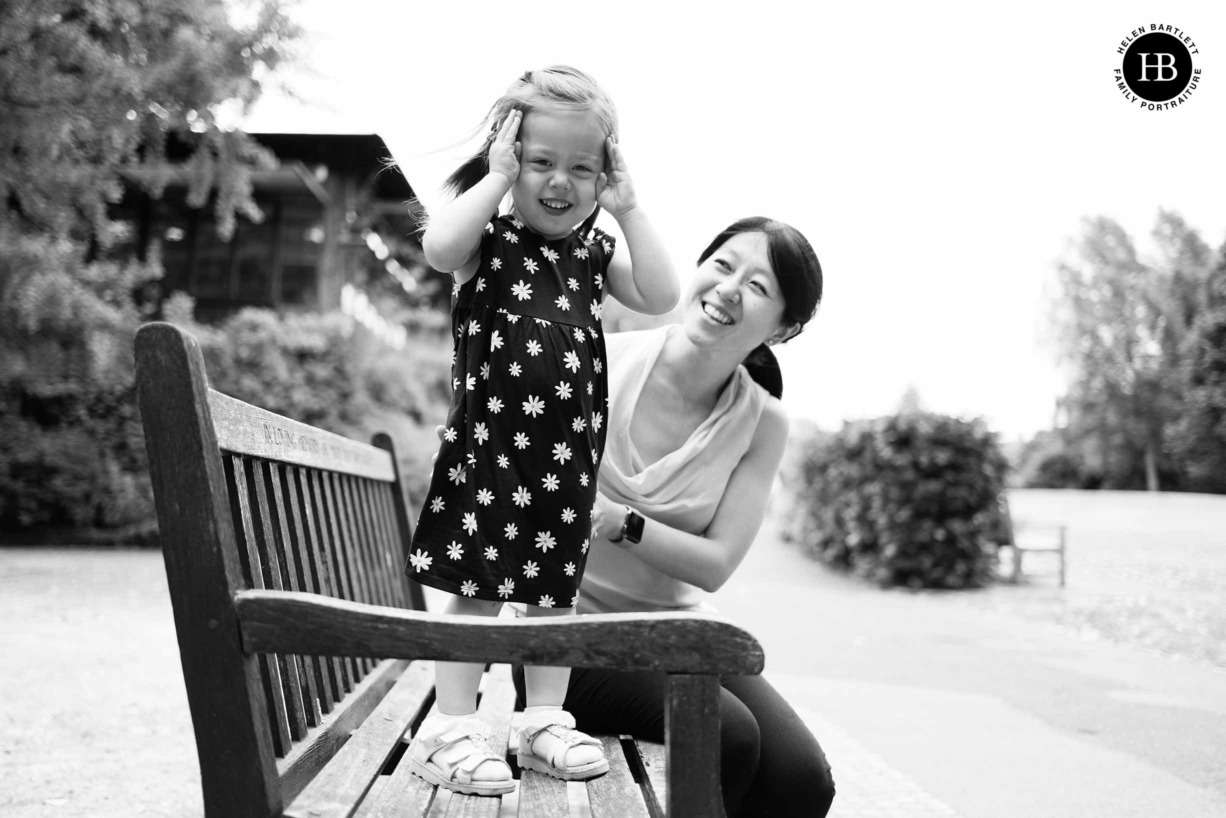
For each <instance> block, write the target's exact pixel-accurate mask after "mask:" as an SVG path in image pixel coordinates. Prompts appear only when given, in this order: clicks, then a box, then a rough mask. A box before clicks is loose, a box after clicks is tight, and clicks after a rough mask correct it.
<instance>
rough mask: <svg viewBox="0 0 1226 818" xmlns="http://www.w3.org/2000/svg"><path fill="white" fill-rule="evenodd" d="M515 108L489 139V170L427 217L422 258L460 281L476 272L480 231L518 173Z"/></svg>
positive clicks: (517, 116)
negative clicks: (483, 176)
mask: <svg viewBox="0 0 1226 818" xmlns="http://www.w3.org/2000/svg"><path fill="white" fill-rule="evenodd" d="M520 118H521V117H520V113H519V111H512V112H511V113H509V114H508V115H507V117H506V120H505V121H504V122H503V123H502V127H501V128H500V129H499V131H498V135H497V136H496V137H495V138H494V141H493V142H491V143H490V154H489V166H490V172H489V173H487V174H486V176H485V178H484V179H482V180H481V181H480V182H478V183H477V184H475V185H473V186H472V187H471V188H469V189H468V190H466V191H465V192H464V193H461V194H460V195H459V196H457V197H456V198H455V200H454V201H452V202H450V203H449V204H447V205H446V206H445V207H444V208H442V210H440V211H439V212H438V213H437V214H436V215H432V216H431V217H430V222H429V224H427V225H426V232H425V235H423V236H422V237H421V249H422V252H423V253H424V254H425V256H426V262H427V263H428V264H429V265H430V266H431V267H433V268H434V269H436V270H438V271H439V272H440V273H453V274H454V276H455V280H456V283H457V284H464V283H466V282H467V281H468V280H469V279H470V278H472V277H473V274H474V273H476V272H477V265H478V263H479V262H480V259H479V258H478V253H479V251H480V250H481V233H482V231H483V230H485V225H486V224H488V223H489V220H490V216H491V215H492V214H494V213H496V212H497V211H498V204H499V203H500V202H501V201H502V198H503V197H504V196H506V194H507V191H509V190H510V189H511V185H512V184H513V183H514V182H515V179H516V178H518V176H519V159H518V156H517V153H518V150H519V143H518V142H516V141H515V136H516V134H517V133H518V132H519V123H520Z"/></svg>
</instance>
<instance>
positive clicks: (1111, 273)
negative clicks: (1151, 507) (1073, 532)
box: [1037, 211, 1212, 490]
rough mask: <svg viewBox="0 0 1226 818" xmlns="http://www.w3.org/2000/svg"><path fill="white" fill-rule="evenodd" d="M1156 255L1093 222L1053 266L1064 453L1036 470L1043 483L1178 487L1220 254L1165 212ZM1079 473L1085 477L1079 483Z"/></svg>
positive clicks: (1118, 230) (1105, 222)
mask: <svg viewBox="0 0 1226 818" xmlns="http://www.w3.org/2000/svg"><path fill="white" fill-rule="evenodd" d="M1152 238H1153V243H1154V247H1155V248H1156V253H1155V254H1154V257H1153V258H1152V259H1142V258H1141V257H1140V256H1139V254H1138V252H1137V249H1136V246H1135V244H1134V242H1133V240H1132V238H1131V237H1130V236H1129V235H1128V234H1127V232H1126V231H1125V230H1124V229H1123V228H1122V227H1121V226H1120V225H1119V224H1117V223H1116V222H1114V221H1112V220H1110V219H1106V218H1096V219H1087V220H1086V221H1085V223H1084V225H1083V232H1082V235H1081V236H1080V237H1079V238H1078V239H1077V240H1076V241H1075V242H1074V243H1073V245H1072V247H1071V249H1070V252H1069V253H1068V254H1067V255H1066V257H1065V258H1064V259H1062V260H1061V261H1060V262H1059V264H1058V265H1057V269H1056V287H1055V289H1054V291H1053V293H1052V295H1051V298H1050V299H1049V314H1050V317H1051V326H1052V338H1053V341H1054V345H1055V347H1056V349H1057V352H1058V356H1059V358H1060V360H1061V361H1062V363H1063V364H1064V365H1065V366H1066V368H1067V371H1068V373H1069V376H1070V377H1069V389H1068V392H1067V394H1066V395H1065V397H1064V399H1063V401H1062V407H1063V410H1064V413H1065V415H1066V423H1065V427H1064V429H1063V430H1062V443H1063V447H1064V448H1065V449H1067V450H1061V451H1056V452H1050V451H1049V452H1048V453H1047V455H1048V456H1052V457H1056V458H1057V459H1058V460H1059V463H1053V464H1052V465H1051V466H1050V467H1048V466H1043V465H1042V464H1040V466H1039V467H1038V468H1037V472H1038V473H1041V474H1044V475H1045V477H1044V480H1050V479H1055V478H1056V476H1058V475H1065V476H1067V477H1069V479H1071V480H1073V484H1080V485H1101V486H1103V487H1105V488H1122V489H1127V488H1149V489H1151V490H1156V489H1158V488H1178V487H1182V486H1183V484H1184V483H1185V481H1184V473H1185V471H1186V469H1185V468H1184V463H1183V462H1182V460H1181V457H1180V454H1179V452H1178V451H1177V447H1175V446H1174V445H1173V442H1172V441H1173V436H1174V435H1175V434H1176V427H1177V424H1178V422H1179V420H1180V418H1181V416H1182V413H1183V411H1184V408H1185V402H1186V398H1187V390H1188V386H1189V383H1190V381H1189V377H1190V376H1191V371H1190V370H1189V369H1188V367H1187V366H1186V365H1185V364H1186V356H1187V354H1188V353H1187V350H1188V347H1187V344H1188V339H1189V337H1190V334H1191V333H1192V332H1193V326H1194V324H1195V323H1196V321H1197V320H1198V317H1199V316H1201V315H1202V314H1203V313H1204V312H1205V310H1206V307H1207V305H1208V302H1209V299H1210V287H1209V279H1210V270H1211V267H1212V252H1211V251H1210V249H1209V247H1208V245H1207V244H1205V242H1204V241H1203V240H1202V239H1201V237H1200V236H1199V235H1198V234H1197V233H1196V231H1194V230H1193V229H1192V228H1190V227H1189V226H1188V224H1187V223H1186V222H1185V221H1184V220H1183V219H1182V218H1181V217H1180V216H1178V215H1177V214H1175V213H1172V212H1168V211H1161V212H1160V213H1159V215H1158V219H1157V223H1156V225H1155V227H1154V230H1153V234H1152ZM1074 467H1076V468H1077V469H1081V470H1082V472H1081V473H1080V474H1077V475H1072V473H1071V471H1070V470H1071V469H1073V468H1074Z"/></svg>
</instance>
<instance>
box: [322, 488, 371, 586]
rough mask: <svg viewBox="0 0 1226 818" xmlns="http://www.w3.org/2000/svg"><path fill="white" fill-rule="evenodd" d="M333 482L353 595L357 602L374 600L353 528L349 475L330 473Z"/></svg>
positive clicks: (338, 527) (333, 497) (337, 523)
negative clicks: (348, 490) (348, 489)
mask: <svg viewBox="0 0 1226 818" xmlns="http://www.w3.org/2000/svg"><path fill="white" fill-rule="evenodd" d="M329 477H330V480H329V482H330V483H331V484H332V499H333V502H334V503H335V508H336V525H337V529H338V530H339V532H340V537H341V543H342V545H341V547H342V548H343V549H344V551H345V556H346V557H348V558H349V577H350V580H351V586H350V587H351V593H352V594H353V596H352V597H351V598H352V599H353V600H354V601H356V602H374V601H375V600H374V598H373V595H372V594H371V593H370V578H369V577H368V576H367V575H366V566H365V565H364V564H363V560H362V555H361V553H360V551H359V543H358V537H357V535H356V533H355V531H354V528H353V515H352V513H351V510H350V508H349V497H348V493H347V492H346V488H347V486H348V483H349V478H348V477H347V476H342V475H339V474H334V475H329Z"/></svg>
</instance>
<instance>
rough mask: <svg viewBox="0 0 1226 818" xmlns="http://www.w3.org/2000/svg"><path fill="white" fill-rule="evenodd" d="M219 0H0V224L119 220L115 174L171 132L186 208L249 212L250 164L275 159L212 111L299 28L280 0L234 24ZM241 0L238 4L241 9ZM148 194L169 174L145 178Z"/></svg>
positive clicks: (238, 102) (269, 65)
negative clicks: (186, 156) (183, 171)
mask: <svg viewBox="0 0 1226 818" xmlns="http://www.w3.org/2000/svg"><path fill="white" fill-rule="evenodd" d="M231 5H234V4H230V3H226V2H225V1H224V0H158V2H120V0H109V2H108V1H106V0H103V1H101V2H85V0H58V2H57V1H55V0H51V1H50V2H49V1H48V0H10V2H6V3H5V4H4V5H3V6H0V108H2V109H3V113H4V116H3V118H2V119H0V202H5V203H6V204H7V207H4V208H0V225H2V227H0V229H13V228H14V227H16V228H18V229H24V230H27V231H31V232H37V233H44V234H50V235H54V236H57V237H58V236H68V237H71V238H74V239H77V240H83V239H93V240H94V241H97V242H99V243H100V244H102V245H103V246H106V245H107V244H108V243H109V241H110V240H112V239H113V238H114V237H115V231H116V230H122V229H123V226H122V225H115V224H113V223H112V222H111V221H110V220H109V218H108V212H107V206H108V205H109V204H111V203H114V202H116V201H118V200H119V198H120V197H121V196H122V194H123V184H122V180H123V176H124V174H125V172H128V173H129V174H130V172H131V171H132V170H133V169H134V168H138V167H141V166H144V167H146V168H151V169H155V170H163V169H164V167H165V165H164V159H165V150H166V142H167V139H168V138H169V136H170V135H171V134H175V135H177V136H181V137H184V138H186V139H187V140H188V141H189V143H191V146H192V148H193V154H192V159H191V161H190V163H189V166H190V168H191V182H192V185H191V189H192V195H193V201H194V204H195V205H196V206H199V205H201V204H203V203H204V201H205V198H206V197H207V196H208V194H209V192H210V190H216V191H217V199H216V201H217V204H216V206H217V209H218V221H219V222H221V223H223V230H227V231H228V230H232V229H233V223H234V221H233V220H234V213H235V212H236V211H239V212H243V213H246V214H251V215H256V216H257V217H258V211H257V210H256V209H255V206H254V203H253V202H252V201H251V197H250V182H249V176H248V175H247V171H248V170H249V169H250V168H251V167H252V166H253V165H255V164H257V163H259V164H264V165H267V164H269V163H271V162H273V159H272V157H271V155H270V154H268V153H267V152H266V151H264V150H263V149H261V148H259V147H258V146H257V145H255V143H254V142H252V140H250V139H249V138H247V137H246V135H245V134H243V133H241V132H238V131H228V130H224V129H223V128H222V127H221V126H220V123H219V119H220V118H221V117H222V116H223V112H226V111H230V112H232V113H245V112H246V111H247V110H248V109H249V108H250V106H251V105H252V104H253V103H254V102H255V100H256V99H257V98H258V97H259V95H260V92H261V90H262V82H261V78H262V77H266V76H268V75H269V74H270V73H271V72H272V71H273V70H274V69H275V68H276V67H277V66H278V65H279V64H280V63H281V62H282V61H283V60H284V59H285V58H286V57H287V55H288V53H289V45H290V43H291V42H292V40H293V38H294V37H296V36H297V33H298V32H297V29H296V28H295V27H294V26H293V25H292V24H291V23H290V22H289V20H288V18H287V16H286V14H285V12H284V10H283V8H282V3H281V2H280V0H261V2H258V4H257V5H256V6H255V7H254V11H255V14H254V16H253V19H252V22H251V23H250V24H249V25H241V26H240V25H236V24H235V23H234V22H233V21H232V20H231V19H230V17H229V13H228V9H229V7H230V6H231ZM250 5H251V4H247V6H250ZM144 179H145V184H146V186H147V187H148V188H149V190H150V191H151V192H153V193H155V194H158V193H160V192H161V189H162V187H163V186H164V185H165V183H166V181H167V179H166V177H165V176H161V177H159V176H158V175H157V174H156V173H154V174H152V175H147V176H145V177H144Z"/></svg>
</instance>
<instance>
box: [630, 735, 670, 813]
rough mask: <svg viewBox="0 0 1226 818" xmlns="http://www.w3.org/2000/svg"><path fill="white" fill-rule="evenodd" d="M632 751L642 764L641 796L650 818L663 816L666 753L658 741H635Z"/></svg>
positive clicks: (665, 788)
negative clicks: (636, 753)
mask: <svg viewBox="0 0 1226 818" xmlns="http://www.w3.org/2000/svg"><path fill="white" fill-rule="evenodd" d="M634 749H635V750H636V751H637V752H638V756H639V760H640V762H641V763H642V765H643V766H642V770H641V772H642V775H643V778H644V781H643V784H644V786H643V790H644V792H643V796H644V800H645V801H646V802H647V805H648V807H649V809H650V810H651V814H652V816H653V817H654V816H661V815H665V814H666V813H665V809H666V806H667V804H668V764H667V758H668V752H667V750H666V748H665V746H664V745H663V744H661V743H660V742H658V741H639V740H637V739H636V740H635V742H634Z"/></svg>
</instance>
